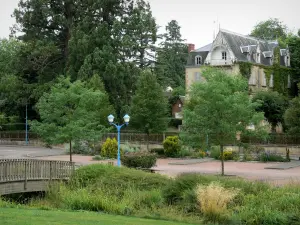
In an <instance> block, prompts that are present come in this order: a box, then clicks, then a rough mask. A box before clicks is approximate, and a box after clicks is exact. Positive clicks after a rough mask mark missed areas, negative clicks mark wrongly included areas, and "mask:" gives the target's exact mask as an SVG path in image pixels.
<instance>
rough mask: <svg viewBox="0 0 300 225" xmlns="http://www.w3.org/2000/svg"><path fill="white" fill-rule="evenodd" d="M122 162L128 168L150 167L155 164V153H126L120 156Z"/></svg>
mask: <svg viewBox="0 0 300 225" xmlns="http://www.w3.org/2000/svg"><path fill="white" fill-rule="evenodd" d="M121 161H122V164H123V165H124V166H127V167H129V168H147V169H148V168H151V167H153V166H155V164H156V154H153V153H149V152H134V153H127V154H125V155H124V156H123V157H122V158H121Z"/></svg>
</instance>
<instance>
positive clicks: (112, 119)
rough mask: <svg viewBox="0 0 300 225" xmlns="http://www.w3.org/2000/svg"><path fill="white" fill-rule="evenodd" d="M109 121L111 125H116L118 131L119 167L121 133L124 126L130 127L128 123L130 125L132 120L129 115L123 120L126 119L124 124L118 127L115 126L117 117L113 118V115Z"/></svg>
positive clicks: (118, 162) (119, 163)
mask: <svg viewBox="0 0 300 225" xmlns="http://www.w3.org/2000/svg"><path fill="white" fill-rule="evenodd" d="M107 119H108V122H109V123H110V124H111V125H114V126H115V127H116V128H117V130H118V161H117V165H118V166H121V159H120V142H121V141H120V132H121V128H122V127H123V126H124V125H126V126H128V123H129V120H130V116H128V115H127V114H126V115H125V116H124V117H123V119H124V122H125V123H124V124H122V125H117V124H115V123H114V119H115V117H114V116H113V115H109V116H108V117H107Z"/></svg>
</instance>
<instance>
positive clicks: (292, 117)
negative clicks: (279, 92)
mask: <svg viewBox="0 0 300 225" xmlns="http://www.w3.org/2000/svg"><path fill="white" fill-rule="evenodd" d="M298 86H300V85H298ZM284 122H285V125H286V126H287V127H288V132H289V133H291V134H294V135H300V97H299V96H298V97H295V98H294V99H293V100H292V101H291V102H290V106H289V108H288V109H287V110H286V112H285V113H284Z"/></svg>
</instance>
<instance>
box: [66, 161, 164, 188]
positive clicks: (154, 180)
mask: <svg viewBox="0 0 300 225" xmlns="http://www.w3.org/2000/svg"><path fill="white" fill-rule="evenodd" d="M168 183H169V178H168V177H166V176H163V175H160V174H154V173H147V172H143V171H141V170H135V169H130V168H126V167H115V166H110V165H104V164H93V165H88V166H82V167H80V168H78V169H77V170H76V171H75V173H74V175H73V176H72V178H71V181H70V187H72V188H77V187H79V188H81V187H87V186H90V185H92V186H95V188H96V189H97V188H98V187H101V188H104V187H107V188H108V189H110V190H113V189H116V188H118V190H117V191H118V192H119V191H120V190H119V189H121V190H125V189H126V188H129V187H130V188H132V187H134V188H136V189H139V190H151V189H157V188H162V187H164V186H166V185H167V184H168Z"/></svg>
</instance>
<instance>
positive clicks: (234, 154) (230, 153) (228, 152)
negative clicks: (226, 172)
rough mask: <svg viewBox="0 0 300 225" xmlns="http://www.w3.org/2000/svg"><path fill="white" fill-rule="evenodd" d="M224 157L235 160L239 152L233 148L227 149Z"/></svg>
mask: <svg viewBox="0 0 300 225" xmlns="http://www.w3.org/2000/svg"><path fill="white" fill-rule="evenodd" d="M223 158H224V160H235V159H236V158H238V153H237V152H236V151H233V150H232V149H226V150H225V151H224V152H223Z"/></svg>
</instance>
